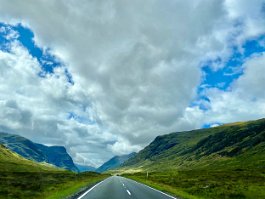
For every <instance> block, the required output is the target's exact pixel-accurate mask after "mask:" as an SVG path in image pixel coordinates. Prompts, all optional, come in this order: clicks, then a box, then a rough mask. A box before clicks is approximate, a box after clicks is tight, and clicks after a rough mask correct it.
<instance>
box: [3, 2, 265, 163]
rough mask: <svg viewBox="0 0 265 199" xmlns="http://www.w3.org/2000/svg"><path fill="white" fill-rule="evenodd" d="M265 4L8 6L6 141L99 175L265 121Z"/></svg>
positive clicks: (5, 22) (5, 17)
mask: <svg viewBox="0 0 265 199" xmlns="http://www.w3.org/2000/svg"><path fill="white" fill-rule="evenodd" d="M264 74H265V0H252V1H249V0H239V1H238V0H186V1H182V0H168V1H159V0H145V1H141V0H135V1H127V0H79V1H74V0H68V1H64V0H27V1H20V0H12V1H10V0H0V131H2V132H8V133H14V134H18V135H21V136H24V137H27V138H29V139H31V140H33V141H34V142H38V143H42V144H46V145H63V146H65V147H66V149H67V151H68V152H69V154H70V155H71V156H72V157H73V160H74V162H76V163H79V164H86V165H91V166H99V165H100V164H102V163H103V162H104V161H106V160H108V159H110V158H111V157H112V156H114V155H122V154H127V153H130V152H133V151H136V152H137V151H139V150H141V149H143V148H144V147H145V146H146V145H148V144H149V143H150V142H151V141H152V140H153V139H154V138H155V137H156V136H158V135H163V134H167V133H171V132H178V131H184V130H192V129H198V128H209V127H213V126H218V125H221V124H224V123H229V122H236V121H245V120H254V119H259V118H263V117H264V116H265V91H264V85H265V75H264Z"/></svg>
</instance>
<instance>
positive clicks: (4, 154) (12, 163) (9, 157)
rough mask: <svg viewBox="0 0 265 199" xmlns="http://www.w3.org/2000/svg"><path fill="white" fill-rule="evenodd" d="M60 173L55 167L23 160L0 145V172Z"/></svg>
mask: <svg viewBox="0 0 265 199" xmlns="http://www.w3.org/2000/svg"><path fill="white" fill-rule="evenodd" d="M26 171H30V172H34V171H35V172H37V171H60V170H59V169H58V168H57V167H55V166H52V165H49V164H45V163H38V162H35V161H31V160H28V159H25V158H23V157H22V156H20V155H18V154H17V153H15V152H12V151H11V150H10V149H8V148H7V147H5V146H4V145H0V172H26Z"/></svg>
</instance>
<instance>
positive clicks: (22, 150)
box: [0, 133, 78, 172]
mask: <svg viewBox="0 0 265 199" xmlns="http://www.w3.org/2000/svg"><path fill="white" fill-rule="evenodd" d="M0 144H4V145H5V146H6V147H7V148H9V149H10V150H12V151H14V152H16V153H18V154H19V155H21V156H23V157H25V158H27V159H29V160H34V161H37V162H47V163H50V164H53V165H55V166H57V167H61V168H64V169H67V170H71V171H74V172H78V169H77V167H76V166H75V165H74V163H73V160H72V158H71V156H70V155H69V154H68V153H67V151H66V149H65V148H64V147H62V146H50V147H48V146H45V145H42V144H37V143H34V142H32V141H30V140H29V139H26V138H24V137H22V136H19V135H13V134H9V133H0Z"/></svg>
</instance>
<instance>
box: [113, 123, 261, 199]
mask: <svg viewBox="0 0 265 199" xmlns="http://www.w3.org/2000/svg"><path fill="white" fill-rule="evenodd" d="M113 172H118V173H123V175H125V176H126V177H129V178H132V179H135V180H137V181H141V182H143V183H146V184H148V185H150V186H153V187H155V188H157V189H160V190H162V191H164V192H169V193H171V194H173V195H175V196H179V197H181V198H191V199H198V198H207V199H208V198H209V199H210V198H217V199H218V198H238V199H244V198H250V199H252V198H253V199H254V198H255V199H256V198H265V119H261V120H257V121H250V122H240V123H234V124H228V125H223V126H220V127H215V128H210V129H200V130H193V131H188V132H179V133H171V134H168V135H164V136H158V137H157V138H156V139H155V140H154V141H153V142H152V143H151V144H150V145H148V146H147V147H146V148H145V149H143V150H142V151H140V152H139V153H138V154H137V155H136V156H135V157H133V158H131V159H129V160H128V161H127V162H125V163H124V165H123V167H121V168H120V169H119V170H116V171H113ZM147 172H149V177H148V178H147V177H146V173H147Z"/></svg>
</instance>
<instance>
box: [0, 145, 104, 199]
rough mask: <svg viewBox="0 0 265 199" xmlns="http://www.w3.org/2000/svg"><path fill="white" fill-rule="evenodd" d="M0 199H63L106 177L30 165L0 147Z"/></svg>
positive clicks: (34, 163) (31, 163) (47, 166)
mask: <svg viewBox="0 0 265 199" xmlns="http://www.w3.org/2000/svg"><path fill="white" fill-rule="evenodd" d="M0 172H1V175H0V187H1V189H0V199H9V198H10V199H13V198H16V199H23V198H36V199H38V198H40V199H43V198H48V199H59V198H65V197H67V196H69V195H71V194H73V193H75V192H78V190H80V189H82V188H84V187H87V186H90V185H92V184H94V183H96V182H98V181H100V180H102V179H104V178H106V177H107V175H100V174H98V173H93V172H85V173H82V174H76V173H73V172H70V171H66V170H62V169H58V168H56V167H54V166H51V165H49V164H40V163H37V162H33V161H30V160H27V159H24V158H23V157H21V156H19V155H17V154H15V153H14V152H11V151H10V150H9V149H7V148H6V147H5V146H3V145H0Z"/></svg>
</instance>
